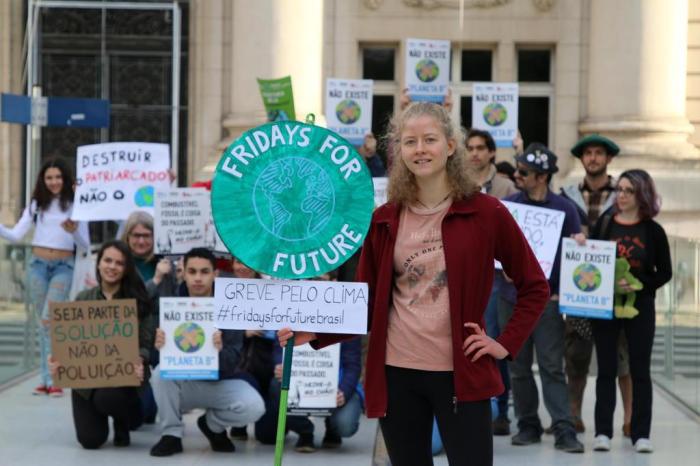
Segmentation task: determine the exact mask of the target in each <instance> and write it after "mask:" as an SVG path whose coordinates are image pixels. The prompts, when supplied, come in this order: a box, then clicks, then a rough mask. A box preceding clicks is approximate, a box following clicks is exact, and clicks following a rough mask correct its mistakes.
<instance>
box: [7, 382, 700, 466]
mask: <svg viewBox="0 0 700 466" xmlns="http://www.w3.org/2000/svg"><path fill="white" fill-rule="evenodd" d="M35 384H36V377H32V378H30V379H29V380H26V381H24V382H22V383H20V384H18V385H15V386H14V387H11V388H9V389H7V390H5V391H3V392H0V413H2V414H1V418H2V422H1V423H0V466H24V465H27V466H29V465H32V466H33V465H37V464H51V466H82V465H86V466H92V465H95V464H100V465H101V466H126V465H128V466H141V465H161V466H163V465H166V464H167V465H168V466H179V465H191V466H199V465H205V464H206V465H207V466H214V465H229V466H230V465H246V466H247V465H250V466H256V465H266V466H270V465H272V463H273V456H274V448H273V447H272V446H266V445H261V444H259V443H256V442H255V441H254V440H248V441H247V442H241V441H236V442H235V443H236V448H237V450H236V452H235V453H233V454H224V453H213V452H212V451H211V450H210V449H209V445H208V442H207V441H206V439H205V438H204V437H203V436H202V434H201V433H200V432H199V431H198V429H197V427H196V424H195V421H196V418H197V416H198V415H199V413H198V412H192V413H190V414H188V415H187V416H186V417H185V418H186V423H187V426H186V432H185V438H184V440H183V444H184V449H185V451H184V453H182V454H179V455H175V456H172V457H169V458H153V457H151V456H149V454H148V451H149V449H150V448H151V446H152V445H153V444H154V443H155V442H157V441H158V439H159V437H160V435H159V431H158V428H157V426H155V425H151V426H145V427H142V428H141V429H140V430H138V431H136V432H132V433H131V446H130V447H128V448H115V447H114V446H113V445H112V444H111V436H110V441H109V442H108V443H107V444H106V445H105V446H104V447H103V448H101V449H99V450H91V451H89V450H83V449H82V448H81V447H80V446H79V445H78V443H77V442H76V440H75V432H74V430H73V423H72V418H71V407H70V397H69V396H65V397H63V398H59V399H51V398H48V397H37V396H32V395H31V393H30V392H31V389H32V387H33V386H34V385H35ZM594 388H595V379H593V378H590V379H589V382H588V386H587V388H586V397H585V408H584V422H586V425H587V427H588V428H589V430H588V431H587V432H586V433H585V434H583V435H582V436H580V439H581V441H582V442H583V443H584V444H585V446H586V452H585V453H584V454H578V455H577V454H568V453H562V452H559V451H556V450H554V447H553V445H554V439H553V438H552V436H545V437H543V441H542V443H541V444H539V445H531V446H527V447H512V446H511V445H510V438H508V437H495V438H494V465H496V466H511V465H513V466H514V465H518V466H521V465H537V466H543V465H557V466H589V465H594V466H605V465H615V466H623V465H644V466H656V465H658V466H662V465H663V466H685V465H690V466H694V465H697V464H699V463H698V461H699V460H698V458H700V423H698V422H697V420H696V419H692V418H690V417H689V416H687V415H686V414H685V413H684V412H682V411H681V410H679V409H678V408H677V407H676V406H675V405H674V404H673V403H671V402H670V401H669V399H668V398H667V397H666V395H664V394H661V393H660V392H659V391H658V390H656V391H655V393H654V419H653V423H652V441H653V443H654V447H655V452H654V453H652V454H650V455H641V454H638V453H636V452H635V451H634V450H633V448H632V446H631V444H630V442H629V440H628V439H624V438H622V436H621V435H618V433H619V432H620V430H621V426H622V417H621V413H619V412H618V413H616V421H615V435H616V437H615V438H614V439H613V442H612V451H611V452H609V453H600V452H594V451H592V449H591V444H592V441H593V432H591V430H590V429H591V428H592V427H593V402H594ZM618 411H619V409H618ZM541 416H542V419H543V422H544V423H545V425H546V424H548V423H549V417H548V415H546V414H545V413H544V411H542V413H541ZM511 417H512V416H511ZM376 428H377V422H376V420H373V419H372V420H368V419H366V418H363V420H362V423H361V427H360V430H359V432H358V433H357V434H356V435H355V436H354V437H352V438H350V439H346V440H345V441H344V443H343V446H342V447H341V448H340V449H338V450H320V449H319V450H317V452H316V453H311V454H305V453H297V452H295V451H294V449H293V447H294V443H295V442H296V436H295V435H294V434H289V435H288V437H287V443H286V451H285V457H284V465H285V466H328V465H332V466H350V465H352V466H357V465H361V466H370V465H371V463H372V452H373V449H374V437H375V432H376ZM513 428H515V426H514V425H513ZM249 431H250V428H249ZM322 437H323V424H322V423H317V429H316V444H317V446H318V445H319V444H320V442H321V438H322ZM435 464H436V465H437V466H447V458H446V457H445V455H444V454H442V455H440V456H437V457H436V458H435Z"/></svg>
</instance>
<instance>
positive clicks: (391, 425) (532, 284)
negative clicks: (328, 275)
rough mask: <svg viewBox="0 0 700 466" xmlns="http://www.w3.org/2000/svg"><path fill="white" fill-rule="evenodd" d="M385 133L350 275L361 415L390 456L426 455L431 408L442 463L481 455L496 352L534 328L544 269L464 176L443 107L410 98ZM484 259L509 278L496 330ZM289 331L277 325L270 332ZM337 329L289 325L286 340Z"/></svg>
mask: <svg viewBox="0 0 700 466" xmlns="http://www.w3.org/2000/svg"><path fill="white" fill-rule="evenodd" d="M389 137H390V138H391V142H392V143H393V151H394V154H393V155H394V159H393V160H395V163H394V164H393V166H392V169H391V173H390V176H389V188H388V197H389V202H388V203H387V204H385V205H384V206H382V207H380V208H378V209H377V210H376V211H375V212H374V216H373V218H372V223H371V226H370V230H369V233H368V235H367V238H366V239H365V242H364V246H363V249H362V256H361V258H360V264H359V266H358V272H357V277H356V278H357V279H358V280H359V281H363V282H367V283H368V284H369V290H370V296H369V329H370V332H371V334H370V340H369V352H368V356H367V368H366V380H365V388H366V406H367V415H368V417H379V418H380V425H381V428H382V432H383V434H384V439H385V442H386V446H387V450H388V452H389V457H390V459H391V463H392V464H393V465H394V466H403V465H411V466H422V465H432V464H433V461H432V455H431V433H432V426H433V417H436V418H437V423H438V427H439V429H440V434H441V437H442V439H443V443H444V446H445V451H446V453H447V457H448V460H449V463H450V464H451V465H458V464H459V465H461V464H474V465H491V464H492V462H493V445H492V436H491V404H490V398H491V397H492V396H496V395H498V394H500V393H502V392H503V384H502V382H501V377H500V373H499V370H498V367H497V365H496V360H497V359H503V358H506V357H511V358H512V357H514V356H515V355H516V353H517V352H518V350H519V349H520V347H521V345H522V344H523V342H524V341H525V340H526V338H527V336H528V335H529V333H530V332H531V331H532V329H533V327H534V326H535V324H536V323H537V319H538V318H539V316H540V314H541V313H542V310H543V309H544V305H545V303H546V302H547V299H548V297H549V291H548V285H547V281H546V279H545V277H544V274H543V273H542V270H541V269H540V266H539V264H538V262H537V259H536V258H535V256H534V254H533V253H532V251H531V250H530V247H529V246H528V244H527V241H526V239H525V237H524V236H523V235H522V233H521V231H520V228H519V227H518V225H517V224H516V223H515V221H514V219H513V218H512V216H511V215H510V213H509V212H508V210H507V209H506V208H505V207H504V206H503V205H502V204H501V203H500V202H499V201H498V200H497V199H496V198H494V197H491V196H488V195H485V194H481V193H480V192H479V187H478V186H477V185H476V184H475V183H474V182H473V181H472V180H471V179H469V178H468V177H467V175H466V172H465V170H464V158H465V149H464V142H463V137H462V135H461V134H460V131H459V129H457V128H456V127H455V125H454V124H453V122H452V121H451V119H450V116H449V113H448V112H447V111H446V110H445V109H444V108H443V107H441V106H439V105H436V104H431V103H422V102H418V103H413V104H411V105H410V106H408V108H406V110H405V111H404V112H403V113H401V114H400V115H398V116H396V117H394V119H393V121H392V129H391V133H390V135H389ZM494 259H497V260H499V261H501V263H502V264H503V269H504V270H505V272H506V273H507V274H508V275H509V276H510V277H511V278H512V279H513V281H514V283H515V286H516V287H517V289H518V302H517V304H516V307H515V313H514V315H513V318H512V319H511V320H510V322H509V323H508V325H507V326H506V327H505V329H504V330H503V332H502V333H501V335H500V336H499V337H498V338H497V339H495V340H494V339H492V338H490V337H489V336H488V335H486V332H485V331H484V309H485V307H486V304H487V301H488V298H489V294H490V291H491V285H492V283H493V264H494ZM292 335H293V333H292V332H291V330H289V329H282V330H280V331H279V332H278V337H279V340H280V343H281V344H283V345H284V344H285V343H286V341H287V340H288V339H289V338H290V337H291V336H292ZM346 338H350V336H344V335H329V334H318V335H317V334H313V333H308V332H296V340H295V343H296V344H302V343H306V342H311V344H312V345H313V346H315V347H317V348H318V347H322V346H326V345H328V344H331V343H335V342H337V341H341V340H344V339H346Z"/></svg>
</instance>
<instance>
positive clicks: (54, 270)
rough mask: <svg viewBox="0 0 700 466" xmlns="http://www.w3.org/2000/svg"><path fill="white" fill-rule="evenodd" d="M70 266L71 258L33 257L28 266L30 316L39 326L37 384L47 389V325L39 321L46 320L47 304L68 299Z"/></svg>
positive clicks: (71, 266)
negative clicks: (39, 382) (50, 258)
mask: <svg viewBox="0 0 700 466" xmlns="http://www.w3.org/2000/svg"><path fill="white" fill-rule="evenodd" d="M74 262H75V258H74V257H73V256H70V257H66V258H64V259H53V260H46V259H42V258H40V257H36V256H34V257H32V261H31V263H30V264H29V293H30V295H31V303H32V307H33V308H34V313H35V315H36V318H37V320H38V322H39V346H40V349H41V359H40V361H39V367H40V377H41V384H42V385H46V386H47V387H50V386H51V384H52V382H51V374H49V367H48V361H47V358H48V356H49V354H51V336H50V334H49V325H48V324H44V322H43V321H45V320H49V302H58V301H65V300H66V299H68V293H69V292H70V286H71V283H72V282H73V265H74Z"/></svg>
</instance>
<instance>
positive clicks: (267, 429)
mask: <svg viewBox="0 0 700 466" xmlns="http://www.w3.org/2000/svg"><path fill="white" fill-rule="evenodd" d="M275 348H276V350H275V358H276V361H277V365H276V366H275V378H274V379H273V381H272V382H271V383H270V389H269V393H268V396H267V397H266V406H267V410H266V412H265V415H264V416H263V417H262V418H260V420H259V421H258V422H257V423H256V424H255V437H256V438H257V439H258V440H259V441H260V442H262V443H267V444H274V443H275V435H276V429H277V414H278V411H279V394H280V380H281V379H282V349H281V348H280V347H279V345H275ZM361 371H362V343H361V340H360V338H355V339H353V340H350V341H346V342H343V343H341V344H340V377H339V379H338V394H337V396H336V401H337V404H338V407H337V408H336V409H334V410H333V411H332V414H331V415H330V416H329V417H327V418H326V434H325V435H324V437H323V443H322V446H323V447H324V448H337V447H339V446H340V445H341V444H342V438H343V437H345V438H347V437H352V436H353V435H355V433H356V432H357V429H358V428H359V426H360V415H361V414H362V405H363V396H362V392H361V390H360V387H359V385H358V381H359V380H360V372H361ZM287 428H288V429H289V430H291V431H293V432H295V433H296V434H297V435H299V439H298V441H297V444H296V447H295V449H296V450H297V451H299V452H302V453H311V452H313V451H315V447H314V425H313V423H312V422H311V421H310V420H309V418H307V417H303V416H289V417H287Z"/></svg>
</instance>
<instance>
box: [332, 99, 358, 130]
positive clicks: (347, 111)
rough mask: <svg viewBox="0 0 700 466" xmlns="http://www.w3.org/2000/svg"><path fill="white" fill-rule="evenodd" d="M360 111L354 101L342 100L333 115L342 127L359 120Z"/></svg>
mask: <svg viewBox="0 0 700 466" xmlns="http://www.w3.org/2000/svg"><path fill="white" fill-rule="evenodd" d="M361 114H362V110H361V109H360V106H359V105H358V104H357V102H355V101H354V100H343V101H341V102H340V103H339V104H338V105H336V107H335V115H336V116H337V117H338V121H340V122H341V123H343V124H344V125H351V124H353V123H355V122H356V121H357V120H359V119H360V115H361Z"/></svg>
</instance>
